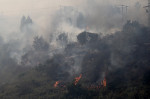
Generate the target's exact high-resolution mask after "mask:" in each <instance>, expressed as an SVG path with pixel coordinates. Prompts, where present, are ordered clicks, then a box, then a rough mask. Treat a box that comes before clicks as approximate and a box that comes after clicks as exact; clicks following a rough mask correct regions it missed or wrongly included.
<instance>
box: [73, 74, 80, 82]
mask: <svg viewBox="0 0 150 99" xmlns="http://www.w3.org/2000/svg"><path fill="white" fill-rule="evenodd" d="M81 77H82V74H80V76H79V77H76V78H75V82H74V84H75V85H77V84H78V82H79V80H80V79H81Z"/></svg>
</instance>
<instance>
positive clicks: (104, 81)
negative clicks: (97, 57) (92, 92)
mask: <svg viewBox="0 0 150 99" xmlns="http://www.w3.org/2000/svg"><path fill="white" fill-rule="evenodd" d="M101 85H102V86H104V87H106V85H107V82H106V78H104V80H103V81H102V82H101Z"/></svg>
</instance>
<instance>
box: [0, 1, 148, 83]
mask: <svg viewBox="0 0 150 99" xmlns="http://www.w3.org/2000/svg"><path fill="white" fill-rule="evenodd" d="M14 2H16V1H14ZM20 3H21V2H20ZM24 3H26V4H30V3H29V2H28V1H24ZM146 3H147V2H146V1H144V2H143V1H137V0H132V1H123V0H122V1H121V2H119V1H118V0H116V1H114V0H82V1H69V2H68V0H66V1H64V2H58V1H57V0H56V1H53V2H52V1H45V2H42V1H36V2H33V3H31V4H34V5H35V6H34V7H32V5H31V4H30V5H28V6H27V7H28V10H29V11H27V12H24V11H23V9H24V8H26V7H25V6H23V7H19V8H18V7H17V8H16V10H15V11H14V12H15V13H16V12H19V14H18V13H17V14H14V13H13V12H12V11H11V14H10V13H9V12H8V13H7V11H6V12H4V13H3V15H1V16H0V21H1V22H0V27H1V30H0V36H1V39H0V40H1V43H0V48H1V50H0V53H1V54H2V55H1V57H0V59H1V61H2V60H5V61H2V62H1V64H2V65H3V63H4V65H5V63H7V62H6V60H7V61H10V63H11V62H12V63H14V64H15V65H22V66H37V65H38V64H40V63H41V64H44V63H45V61H46V60H48V59H51V60H54V64H56V63H57V62H58V64H57V65H56V66H58V67H60V65H63V66H65V65H66V66H67V70H65V69H64V68H63V66H62V67H60V68H61V72H65V73H66V72H67V73H69V74H70V75H71V77H72V76H74V75H76V74H79V73H83V75H85V76H89V79H88V80H89V81H93V82H96V81H99V80H101V78H103V77H104V71H105V68H106V65H111V66H110V68H118V67H122V66H125V65H126V64H127V63H128V62H129V61H128V60H130V59H131V58H132V55H130V53H132V51H133V50H134V49H135V46H133V45H134V44H135V42H133V41H134V40H132V39H133V38H134V37H136V36H133V35H134V34H133V35H129V34H128V35H127V34H123V33H124V32H125V33H128V32H129V33H131V32H134V33H136V32H137V31H140V30H138V29H137V31H125V29H128V28H124V27H123V24H125V23H126V21H127V20H128V19H130V20H136V21H138V22H139V23H141V24H144V25H146V24H147V23H146V22H147V16H146V15H145V13H146V12H145V9H143V6H144V5H146ZM13 4H15V3H13ZM21 4H22V3H21ZM42 4H43V5H42ZM49 4H50V5H49ZM122 4H123V5H127V6H128V9H127V12H126V9H125V8H124V9H123V14H122V9H121V6H120V5H122ZM11 7H12V6H11ZM8 8H9V7H8ZM8 8H7V9H8ZM12 13H13V14H12ZM23 15H25V16H23ZM122 15H123V20H122ZM22 16H23V17H22ZM21 18H22V19H21ZM133 24H134V22H133ZM127 25H132V22H131V23H130V22H129V23H127ZM122 28H123V30H121V29H122ZM85 30H86V31H90V32H92V33H91V34H90V33H88V32H87V34H88V35H87V34H85V36H88V37H85V38H82V37H81V38H82V39H85V43H84V44H82V43H81V42H80V40H79V39H78V36H79V33H81V32H82V31H85ZM118 30H120V32H116V31H118ZM95 32H96V33H98V34H96V35H95V36H96V38H95V36H93V35H94V33H95ZM85 33H86V32H85ZM101 33H103V35H105V36H104V37H98V36H100V34H101ZM111 33H114V35H115V36H114V37H112V38H111V36H108V35H107V34H111ZM138 33H139V32H138ZM81 34H82V33H81ZM83 34H84V32H83ZM90 36H91V37H90ZM34 37H36V38H37V39H36V38H34ZM109 37H110V38H109ZM93 38H94V39H93ZM95 39H96V40H95ZM106 39H108V40H106ZM93 40H95V41H93ZM128 40H131V42H130V41H128ZM43 45H44V46H43ZM100 45H101V46H100ZM39 49H40V50H39ZM45 49H46V50H45ZM57 55H60V56H61V55H62V56H63V57H60V60H61V62H60V64H59V60H58V57H56V56H57ZM64 59H65V60H64ZM8 65H10V64H8ZM92 66H93V67H92ZM54 69H56V68H54ZM85 69H86V70H85ZM57 70H58V71H59V70H60V69H59V68H57ZM57 70H56V71H57ZM97 70H99V72H97Z"/></svg>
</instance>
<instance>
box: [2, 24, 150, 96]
mask: <svg viewBox="0 0 150 99" xmlns="http://www.w3.org/2000/svg"><path fill="white" fill-rule="evenodd" d="M63 35H65V34H63ZM63 35H61V36H60V38H61V40H62V41H63V40H64V41H65V42H67V40H66V39H67V37H66V36H64V37H65V39H64V38H63ZM98 36H99V35H98V34H93V33H89V32H83V33H81V34H79V35H78V36H77V38H78V42H75V43H69V44H67V45H66V47H65V49H64V51H63V53H57V54H54V56H53V57H50V58H44V59H46V60H42V62H41V63H38V64H35V63H36V62H37V61H36V60H34V62H31V63H33V64H31V63H30V65H36V66H30V67H24V66H20V65H19V66H16V65H15V63H14V62H13V61H9V62H11V63H10V64H11V65H10V64H8V63H9V62H8V63H5V64H6V66H3V67H1V70H0V71H1V74H0V77H1V78H3V79H1V80H0V98H1V99H150V91H149V90H150V29H149V28H148V27H145V26H143V25H141V24H139V23H138V22H136V21H135V22H130V21H128V22H127V23H126V24H125V25H124V27H123V29H122V31H119V32H116V33H115V34H109V35H106V36H104V37H98ZM41 44H42V46H41ZM33 46H34V49H32V51H29V52H28V53H29V54H28V53H26V54H25V55H24V56H23V58H22V65H24V64H25V63H26V62H27V61H28V60H30V61H32V59H34V58H36V57H38V58H39V59H37V60H38V61H39V60H40V57H41V59H43V57H48V56H47V54H46V53H47V51H48V49H49V47H48V44H47V42H45V41H44V40H43V39H42V38H38V37H36V38H35V40H34V44H33ZM38 53H39V54H38ZM30 55H31V56H30ZM34 55H35V56H34ZM38 55H40V56H38ZM74 55H76V56H75V57H71V58H70V57H69V56H74ZM68 57H69V58H68ZM81 57H82V59H83V60H82V61H81V62H80V61H79V60H80V59H81ZM77 59H79V60H77ZM9 60H10V59H9ZM76 62H78V63H79V64H80V67H81V70H80V72H75V71H74V72H72V75H71V76H70V72H68V71H70V70H72V69H71V68H72V67H73V66H76V65H79V64H76ZM13 65H14V66H13ZM10 66H11V67H10ZM10 68H11V69H10ZM6 74H7V75H6ZM79 74H82V75H83V76H82V78H81V80H80V81H79V83H78V84H77V85H74V78H75V77H76V76H79ZM102 75H104V76H105V77H106V80H107V86H106V87H101V88H91V89H90V88H89V87H90V86H91V85H93V86H97V85H98V84H99V83H101V80H103V79H104V76H102ZM56 81H61V83H60V85H59V86H58V87H56V88H55V87H54V86H53V85H54V83H55V82H56ZM62 85H63V86H62Z"/></svg>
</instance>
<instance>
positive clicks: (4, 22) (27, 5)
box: [0, 0, 147, 34]
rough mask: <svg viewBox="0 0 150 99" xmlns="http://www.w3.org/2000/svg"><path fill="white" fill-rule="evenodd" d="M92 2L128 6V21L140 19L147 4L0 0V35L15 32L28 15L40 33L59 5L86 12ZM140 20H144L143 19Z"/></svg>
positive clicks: (99, 2) (99, 1) (104, 0)
mask: <svg viewBox="0 0 150 99" xmlns="http://www.w3.org/2000/svg"><path fill="white" fill-rule="evenodd" d="M94 1H95V2H96V4H97V5H99V6H103V5H113V6H118V5H121V4H124V5H128V6H129V8H128V12H129V13H130V16H129V18H130V19H134V17H135V16H139V18H141V13H140V11H141V12H144V11H145V9H143V6H145V5H146V3H147V0H0V29H1V30H0V34H4V33H5V34H7V33H10V32H13V31H16V30H17V29H16V28H19V24H20V19H21V17H22V16H23V15H25V16H28V15H29V16H30V17H31V18H32V19H33V21H34V22H35V23H36V24H38V25H40V28H41V29H40V30H41V32H42V31H44V30H45V29H46V28H47V25H48V24H49V23H50V22H51V20H52V17H53V15H54V12H55V11H56V10H58V9H60V6H61V5H62V6H74V7H75V8H77V9H78V10H88V6H91V4H92V3H93V2H94ZM136 2H140V4H141V8H140V10H136V11H135V9H133V7H134V6H135V3H136ZM93 5H94V4H93ZM92 7H94V6H92ZM92 7H91V8H92ZM138 12H139V13H138ZM144 13H145V12H144ZM144 16H146V15H144ZM142 17H143V15H142ZM141 20H144V17H143V19H141Z"/></svg>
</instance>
